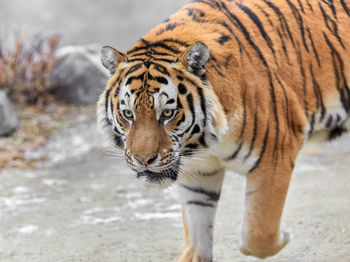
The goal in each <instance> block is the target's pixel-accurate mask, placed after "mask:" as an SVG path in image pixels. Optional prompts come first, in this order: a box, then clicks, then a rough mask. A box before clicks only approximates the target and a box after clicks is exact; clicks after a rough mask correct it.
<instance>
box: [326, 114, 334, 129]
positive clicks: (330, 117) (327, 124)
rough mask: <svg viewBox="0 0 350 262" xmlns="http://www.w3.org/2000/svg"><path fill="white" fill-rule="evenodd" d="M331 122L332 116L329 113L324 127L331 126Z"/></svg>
mask: <svg viewBox="0 0 350 262" xmlns="http://www.w3.org/2000/svg"><path fill="white" fill-rule="evenodd" d="M332 124H333V116H332V115H330V116H329V117H328V119H327V122H326V127H327V128H329V127H331V125H332Z"/></svg>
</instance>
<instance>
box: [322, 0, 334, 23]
mask: <svg viewBox="0 0 350 262" xmlns="http://www.w3.org/2000/svg"><path fill="white" fill-rule="evenodd" d="M322 2H323V3H325V4H326V5H328V7H329V8H330V9H331V11H332V13H333V16H334V18H335V19H337V11H336V9H335V6H334V2H333V0H322Z"/></svg>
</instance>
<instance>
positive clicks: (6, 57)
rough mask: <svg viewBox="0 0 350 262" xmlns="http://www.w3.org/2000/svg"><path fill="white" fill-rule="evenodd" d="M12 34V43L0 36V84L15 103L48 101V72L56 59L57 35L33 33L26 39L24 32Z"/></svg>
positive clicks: (50, 98) (38, 103)
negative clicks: (8, 43)
mask: <svg viewBox="0 0 350 262" xmlns="http://www.w3.org/2000/svg"><path fill="white" fill-rule="evenodd" d="M12 34H15V35H14V36H12V37H14V38H15V39H16V41H15V43H12V44H11V45H12V46H7V45H6V44H5V42H6V41H5V39H2V38H1V37H0V88H4V89H6V90H7V91H8V93H9V95H10V97H11V98H12V100H14V101H15V102H17V103H21V104H36V105H43V104H47V103H48V102H50V101H52V94H51V88H50V72H51V70H52V69H53V67H54V66H55V65H56V63H57V59H56V57H55V50H56V48H57V44H58V41H59V37H58V36H57V35H51V36H37V37H36V38H35V41H33V40H32V41H30V40H28V39H26V38H25V34H24V32H20V33H17V34H16V33H14V32H13V33H12ZM6 37H9V36H6Z"/></svg>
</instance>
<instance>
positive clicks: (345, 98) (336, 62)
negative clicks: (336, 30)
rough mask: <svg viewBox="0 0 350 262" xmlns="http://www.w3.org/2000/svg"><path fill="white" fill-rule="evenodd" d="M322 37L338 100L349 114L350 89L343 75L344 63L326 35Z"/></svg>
mask: <svg viewBox="0 0 350 262" xmlns="http://www.w3.org/2000/svg"><path fill="white" fill-rule="evenodd" d="M323 37H324V38H325V40H326V43H327V45H328V47H329V49H330V50H331V55H332V60H333V69H334V74H335V77H336V86H337V89H338V92H339V95H340V100H341V102H342V104H343V107H344V109H345V111H346V112H348V113H349V112H350V89H349V86H348V84H347V81H346V77H345V75H344V62H343V60H342V59H341V56H340V55H339V53H338V51H337V50H336V49H335V48H334V47H333V45H332V44H331V42H330V41H329V39H328V37H327V35H326V34H325V33H323Z"/></svg>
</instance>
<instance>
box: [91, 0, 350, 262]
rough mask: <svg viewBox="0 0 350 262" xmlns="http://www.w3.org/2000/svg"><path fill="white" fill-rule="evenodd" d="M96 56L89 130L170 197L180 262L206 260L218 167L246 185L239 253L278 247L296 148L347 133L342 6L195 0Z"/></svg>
mask: <svg viewBox="0 0 350 262" xmlns="http://www.w3.org/2000/svg"><path fill="white" fill-rule="evenodd" d="M101 61H102V64H103V65H104V67H105V68H106V69H107V70H108V71H109V74H110V78H109V80H108V83H107V87H106V89H105V90H104V92H103V93H102V94H101V96H100V98H99V101H98V103H97V119H98V126H99V128H100V130H101V131H102V133H103V134H104V136H105V137H108V139H109V140H110V141H111V143H112V144H113V146H114V147H115V148H117V149H119V150H120V151H121V152H122V153H123V156H124V157H125V161H126V163H127V165H128V166H129V167H130V168H131V169H132V170H133V171H135V174H136V178H137V179H139V180H141V181H143V182H144V183H145V184H146V185H149V186H155V187H161V188H165V187H168V186H170V185H173V186H174V187H175V188H176V189H177V190H178V193H179V199H180V201H181V203H182V217H183V223H184V232H185V248H184V251H183V254H182V256H181V257H180V259H179V260H178V262H209V261H213V231H214V219H215V212H216V208H217V203H218V200H219V198H220V192H221V187H222V183H223V179H224V175H225V171H227V170H231V171H233V172H235V173H238V174H240V175H242V176H245V179H246V189H245V204H244V205H245V211H244V220H243V221H244V222H243V227H242V237H241V244H240V251H241V252H242V253H243V254H244V255H247V256H255V257H258V258H266V257H269V256H273V255H275V254H277V253H278V252H279V251H280V250H281V249H282V248H284V247H285V246H286V245H287V244H288V242H289V241H290V238H291V237H290V236H291V234H290V233H289V232H287V231H284V230H282V229H281V228H280V222H281V215H282V212H283V207H284V202H285V199H286V195H287V192H288V187H289V184H290V179H291V174H292V171H293V168H294V165H295V161H296V158H297V156H298V153H299V152H300V150H301V148H302V147H303V145H304V144H305V143H306V142H308V141H312V140H313V141H329V140H332V139H335V138H337V137H340V136H341V135H343V134H345V133H346V132H347V131H348V130H349V129H350V120H349V119H350V86H349V85H350V1H349V0H338V1H331V0H244V1H235V0H193V1H191V2H189V3H188V4H186V5H185V6H184V7H182V8H181V9H180V10H179V11H177V12H176V13H174V14H173V15H171V16H170V17H169V19H167V20H166V21H164V22H163V23H161V24H159V25H158V26H156V27H155V28H153V29H151V30H150V32H149V33H147V34H146V35H144V36H143V37H142V38H141V39H140V40H139V41H137V42H136V44H135V45H134V46H132V47H131V49H129V50H128V51H127V52H126V53H125V54H124V53H121V52H119V51H117V50H116V49H114V48H113V47H110V46H105V47H103V48H102V51H101Z"/></svg>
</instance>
